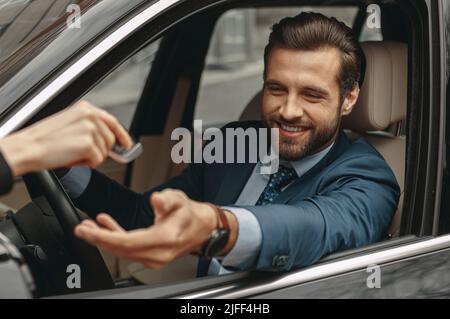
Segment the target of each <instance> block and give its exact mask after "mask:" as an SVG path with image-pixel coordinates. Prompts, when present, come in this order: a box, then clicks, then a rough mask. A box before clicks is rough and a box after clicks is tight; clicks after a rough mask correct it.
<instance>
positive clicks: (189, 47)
mask: <svg viewBox="0 0 450 319" xmlns="http://www.w3.org/2000/svg"><path fill="white" fill-rule="evenodd" d="M58 1H59V2H61V1H62V2H63V3H59V5H60V6H61V7H60V8H59V10H60V12H61V13H62V14H60V15H55V16H57V17H58V19H55V20H54V21H52V23H49V25H45V26H41V29H40V30H39V32H36V34H34V35H33V36H32V37H28V38H27V40H26V41H22V42H20V41H18V44H17V45H16V46H14V44H10V45H11V46H12V48H11V50H10V51H9V52H8V53H7V54H6V55H5V56H2V57H1V60H0V97H1V101H2V103H1V105H0V137H4V136H6V135H7V134H9V133H11V132H13V131H16V130H18V129H20V128H21V127H24V126H27V125H29V124H31V123H33V122H35V121H37V120H39V119H41V118H43V117H45V116H48V115H49V114H52V113H54V112H56V111H58V110H61V109H63V108H64V107H67V106H68V105H70V104H71V103H73V102H75V101H76V100H78V99H80V98H81V97H82V96H83V95H84V94H86V93H87V92H89V91H90V90H91V89H93V88H95V87H96V86H97V85H98V84H99V83H100V82H101V81H102V80H104V79H106V78H107V77H108V76H109V75H110V74H112V73H113V72H114V71H115V70H118V69H120V66H121V64H122V63H124V62H126V61H129V59H130V58H131V57H133V56H134V54H136V53H138V52H140V50H141V49H142V48H144V47H146V46H147V45H149V44H151V43H152V42H154V41H156V40H157V39H160V40H158V41H160V42H159V45H158V48H157V52H156V53H155V56H154V59H153V61H151V63H152V68H151V70H150V71H149V73H148V76H147V77H146V81H145V83H142V85H143V89H142V92H141V93H140V95H139V97H138V100H137V102H136V103H135V104H136V105H135V108H136V111H135V112H134V115H133V117H132V119H131V120H132V121H131V125H130V131H131V133H132V134H133V135H134V136H135V137H136V138H139V139H141V140H142V139H145V138H149V137H150V138H151V137H152V136H160V135H164V132H165V124H166V123H167V121H168V119H170V114H171V113H173V112H174V109H171V107H172V105H173V99H174V96H175V92H176V90H177V85H179V83H180V82H179V81H180V79H189V83H190V85H189V87H188V91H187V93H186V97H185V99H184V103H183V105H182V109H181V111H179V112H181V113H180V114H179V118H180V122H181V126H183V127H187V128H190V129H192V120H193V118H194V114H195V107H196V102H197V99H198V95H199V88H200V87H201V78H202V71H203V70H204V69H205V65H206V64H207V61H206V55H207V52H208V47H209V45H210V41H211V37H212V34H213V32H214V27H215V25H216V23H217V21H218V19H219V18H220V17H221V16H222V15H223V14H224V13H225V12H227V11H229V10H231V9H241V8H269V9H270V8H272V7H278V8H284V7H286V8H287V7H295V6H299V7H301V6H311V8H312V9H311V10H314V8H320V7H321V6H326V7H330V8H336V9H337V8H340V7H352V8H354V10H355V17H354V23H353V29H354V30H355V32H357V33H358V34H360V33H361V31H362V29H363V25H364V23H365V21H366V16H367V11H366V9H367V6H368V2H367V1H358V0H353V1H350V0H336V1H334V0H329V1H294V0H286V1H285V0H282V1H267V0H248V1H242V0H239V1H236V0H220V1H217V0H216V1H213V0H196V1H183V0H160V1H146V0H133V1H131V0H130V1H116V0H104V1H94V0H92V1H76V3H78V4H79V5H80V7H81V18H82V24H83V27H82V31H81V32H80V30H79V29H77V28H68V27H67V23H66V21H67V18H68V16H69V13H66V14H64V13H65V12H64V10H65V8H66V7H67V5H69V4H70V3H72V2H73V1H65V0H57V1H56V2H55V3H57V2H58ZM33 2H34V3H36V2H37V1H31V3H33ZM373 3H374V4H377V5H378V6H379V7H380V8H381V12H382V16H381V17H382V25H383V28H382V36H383V41H387V40H389V41H400V42H405V43H407V44H408V50H409V51H408V57H409V58H408V86H407V90H408V98H407V100H408V105H407V107H408V115H407V119H406V120H405V122H404V123H402V126H401V127H398V131H399V132H400V131H403V133H404V134H405V136H406V157H405V163H406V170H405V189H404V200H403V214H402V220H401V227H400V232H399V234H398V236H397V237H396V238H391V239H389V240H386V241H383V242H380V243H377V244H374V245H371V246H368V247H361V248H358V249H355V250H351V251H344V252H338V253H336V254H333V255H330V256H327V257H325V258H324V259H322V260H321V261H320V262H319V263H318V264H316V265H313V266H310V267H307V268H303V269H294V270H291V271H290V272H287V273H277V272H273V273H272V272H255V271H251V272H239V273H235V274H231V275H224V276H216V277H208V278H202V279H192V280H188V281H184V282H181V283H179V282H178V283H177V282H175V283H174V282H171V283H170V284H155V285H140V284H138V283H137V282H136V281H133V280H131V281H130V280H125V281H120V282H116V283H115V284H113V283H112V282H108V281H109V280H110V279H111V278H109V277H108V276H106V277H105V276H104V278H103V279H99V278H96V276H97V275H96V274H98V273H99V272H104V271H105V269H106V267H104V265H102V266H99V268H98V269H96V271H94V272H92V273H91V274H90V275H88V279H86V280H87V281H90V280H92V281H93V282H92V284H91V285H87V286H85V287H83V288H82V289H80V290H77V289H69V288H66V287H64V284H57V283H55V282H56V281H58V280H59V281H61V282H62V283H65V281H64V280H63V278H64V276H65V275H66V273H65V269H66V268H65V267H64V266H66V265H67V264H69V263H73V262H77V261H78V259H77V257H79V256H78V253H79V251H80V246H79V245H80V244H79V243H77V244H74V243H73V241H74V239H73V238H71V236H70V235H68V233H69V230H70V227H71V225H72V224H70V225H65V226H64V225H62V224H61V219H60V217H59V213H58V212H57V211H55V209H54V208H55V206H54V203H53V202H52V199H51V198H50V197H49V196H50V195H51V193H52V192H56V193H55V194H57V195H55V196H56V197H57V196H60V195H61V194H59V195H58V192H61V189H59V190H57V189H56V190H55V189H52V188H51V187H50V188H49V189H45V190H43V187H44V186H45V185H47V186H52V185H53V186H55V183H54V182H55V181H54V179H52V178H54V177H53V176H52V175H51V174H47V175H45V174H44V173H40V174H41V175H39V174H30V175H29V176H26V177H25V178H24V180H25V183H26V187H27V189H28V192H29V194H30V196H31V198H32V203H30V204H27V205H26V206H24V207H23V208H18V212H22V213H21V214H22V216H29V215H40V216H41V215H42V216H44V217H43V219H42V220H41V219H39V220H35V219H34V220H33V223H34V227H35V228H37V229H35V232H31V233H32V234H30V230H29V229H24V228H23V227H21V225H22V224H20V221H19V222H18V221H17V220H15V219H14V218H9V219H8V218H6V219H5V221H4V222H3V223H2V225H0V232H3V233H4V234H5V235H6V236H7V237H9V238H10V240H11V241H12V243H14V244H15V245H16V246H17V247H18V248H19V250H20V252H21V253H22V254H23V255H24V257H25V260H26V264H28V266H29V268H30V269H31V272H32V274H33V276H34V278H35V282H36V288H35V289H34V292H30V293H29V295H28V296H29V297H32V296H35V297H51V296H56V295H64V297H69V298H169V297H170V298H260V297H263V298H405V297H412V298H422V297H423V298H428V297H450V271H449V270H450V261H449V260H450V235H446V234H448V233H450V207H449V204H450V200H449V198H450V196H449V195H450V194H449V192H450V185H449V182H450V180H449V171H448V166H447V162H448V160H449V156H450V136H449V135H448V134H449V133H448V129H449V128H450V120H449V117H448V115H447V112H448V108H449V107H450V102H449V100H450V92H449V74H450V3H449V2H448V1H446V0H435V1H433V0H426V1H425V0H424V1H402V0H398V1H392V0H389V1H388V0H386V1H373ZM30 6H31V5H30ZM49 8H50V4H49V7H48V8H47V9H46V10H49ZM61 9H62V10H61ZM23 10H25V9H23ZM30 10H31V9H30ZM34 10H37V9H34ZM46 10H43V12H47V13H48V11H46ZM55 10H56V9H55ZM11 23H14V22H11ZM5 30H6V31H7V30H8V29H7V28H5ZM6 31H4V30H3V32H6ZM25 38H26V37H25V35H24V36H23V39H25ZM0 45H2V38H1V36H0ZM139 168H140V166H138V165H137V164H134V165H129V166H127V167H123V169H124V175H122V176H121V178H122V181H123V182H124V183H125V184H127V185H130V186H133V179H134V177H135V175H136V174H137V172H138V171H139ZM49 179H50V182H49ZM43 185H44V186H43ZM49 194H50V195H49ZM57 200H58V199H57V198H56V199H55V201H57ZM60 207H61V206H60ZM24 211H28V212H25V213H24ZM24 219H26V218H25V217H24ZM27 222H28V223H30V222H29V221H27ZM72 222H73V223H76V222H77V220H75V221H72ZM36 223H43V224H45V225H46V226H45V227H47V228H46V230H44V227H42V229H41V228H40V226H36ZM18 224H19V225H18ZM39 225H40V224H39ZM72 226H73V225H72ZM67 227H68V228H69V230H67V231H66V228H67ZM49 229H50V230H49ZM41 232H42V233H45V232H50V233H52V234H53V235H49V236H44V235H42V233H41ZM36 246H39V247H40V248H46V247H47V249H48V250H50V251H52V252H48V251H45V253H47V255H48V258H49V259H53V258H56V259H57V258H60V260H59V261H58V262H55V263H52V262H50V263H48V264H46V263H39V261H36V258H35V256H34V255H35V254H36ZM55 247H57V248H55ZM74 247H75V248H74ZM88 249H89V248H86V250H88ZM44 250H45V249H44ZM60 250H66V251H63V252H60ZM5 254H6V253H5ZM89 258H92V260H98V252H97V251H95V250H92V251H91V255H90V257H89ZM89 258H88V259H89ZM38 259H39V258H38ZM373 265H376V266H379V267H380V268H379V269H380V274H381V278H382V279H381V287H379V288H377V287H369V286H368V277H369V276H370V275H371V274H372V272H371V271H370V270H371V269H372V268H370V267H372V266H373ZM57 267H63V268H60V269H59V270H56V271H54V270H55V269H56V268H57ZM0 269H1V268H0ZM52 271H54V272H55V273H58V274H56V275H54V276H53V275H50V274H49V273H50V272H52ZM1 276H2V272H1V271H0V282H2V280H3V279H2V278H1ZM50 277H51V278H50ZM99 277H102V276H99ZM49 283H50V284H49ZM25 287H28V286H26V285H25ZM3 289H6V288H5V286H3V285H0V290H3ZM29 289H32V288H29ZM25 295H26V294H25Z"/></svg>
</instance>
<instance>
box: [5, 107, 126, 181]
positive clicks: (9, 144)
mask: <svg viewBox="0 0 450 319" xmlns="http://www.w3.org/2000/svg"><path fill="white" fill-rule="evenodd" d="M116 141H118V142H119V143H120V144H121V145H123V146H124V147H125V148H127V149H128V148H130V147H131V146H132V140H131V138H130V136H129V135H128V133H127V132H126V130H125V129H124V128H123V127H122V126H121V125H120V123H119V122H118V121H117V119H116V118H115V117H113V116H112V115H111V114H109V113H107V112H106V111H103V110H100V109H98V108H96V107H94V106H92V105H91V104H89V103H88V102H85V101H80V102H78V103H76V104H75V105H74V106H72V107H70V108H68V109H67V110H64V111H62V112H59V113H57V114H55V115H53V116H51V117H49V118H46V119H44V120H42V121H39V122H37V123H35V124H34V125H32V126H30V127H27V128H25V129H23V130H21V131H19V132H17V133H14V134H12V135H9V136H7V137H5V138H4V139H2V140H1V141H0V151H1V152H2V154H3V156H4V157H5V159H6V161H7V162H8V164H9V166H10V167H11V170H12V173H13V175H14V176H18V175H23V174H25V173H28V172H32V171H39V170H43V169H50V168H59V167H70V166H74V165H88V166H90V167H96V166H97V165H99V164H100V163H102V162H103V161H104V160H105V158H106V157H107V156H108V153H109V151H110V150H111V149H112V147H113V145H114V143H115V142H116Z"/></svg>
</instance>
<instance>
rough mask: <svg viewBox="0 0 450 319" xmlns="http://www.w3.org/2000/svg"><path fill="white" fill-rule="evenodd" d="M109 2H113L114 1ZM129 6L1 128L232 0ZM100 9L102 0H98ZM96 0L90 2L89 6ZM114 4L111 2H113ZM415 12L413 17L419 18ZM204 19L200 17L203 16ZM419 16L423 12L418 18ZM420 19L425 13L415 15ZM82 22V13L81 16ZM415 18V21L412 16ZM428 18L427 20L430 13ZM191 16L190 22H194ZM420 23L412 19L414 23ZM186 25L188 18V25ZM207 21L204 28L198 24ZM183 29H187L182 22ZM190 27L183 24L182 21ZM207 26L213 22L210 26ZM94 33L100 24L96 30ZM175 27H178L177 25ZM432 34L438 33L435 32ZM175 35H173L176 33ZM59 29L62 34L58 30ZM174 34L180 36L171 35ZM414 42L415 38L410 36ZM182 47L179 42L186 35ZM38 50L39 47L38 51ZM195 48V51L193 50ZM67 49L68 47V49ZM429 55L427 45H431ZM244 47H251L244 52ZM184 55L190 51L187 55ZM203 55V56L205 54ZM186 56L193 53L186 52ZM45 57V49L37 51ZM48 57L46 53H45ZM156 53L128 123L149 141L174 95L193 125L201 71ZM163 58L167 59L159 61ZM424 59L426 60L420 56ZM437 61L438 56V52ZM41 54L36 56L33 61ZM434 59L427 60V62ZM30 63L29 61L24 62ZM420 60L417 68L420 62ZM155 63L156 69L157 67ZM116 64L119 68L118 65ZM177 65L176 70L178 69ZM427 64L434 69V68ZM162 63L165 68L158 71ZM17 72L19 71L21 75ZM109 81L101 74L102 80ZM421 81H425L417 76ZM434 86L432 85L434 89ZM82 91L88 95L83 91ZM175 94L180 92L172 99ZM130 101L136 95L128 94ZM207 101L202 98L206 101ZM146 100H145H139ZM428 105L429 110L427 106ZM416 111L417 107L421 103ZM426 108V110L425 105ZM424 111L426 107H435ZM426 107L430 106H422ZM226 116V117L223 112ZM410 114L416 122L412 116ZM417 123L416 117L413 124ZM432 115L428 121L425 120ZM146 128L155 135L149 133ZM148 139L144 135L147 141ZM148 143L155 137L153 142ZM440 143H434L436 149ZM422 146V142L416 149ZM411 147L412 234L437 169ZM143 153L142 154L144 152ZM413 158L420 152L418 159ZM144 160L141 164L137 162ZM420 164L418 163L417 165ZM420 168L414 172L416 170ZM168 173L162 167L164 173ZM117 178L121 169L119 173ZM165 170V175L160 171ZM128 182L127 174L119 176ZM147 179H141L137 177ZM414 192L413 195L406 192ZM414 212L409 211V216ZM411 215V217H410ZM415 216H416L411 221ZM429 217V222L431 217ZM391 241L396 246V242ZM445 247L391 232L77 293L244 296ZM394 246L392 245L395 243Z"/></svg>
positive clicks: (443, 240)
mask: <svg viewBox="0 0 450 319" xmlns="http://www.w3.org/2000/svg"><path fill="white" fill-rule="evenodd" d="M355 3H357V4H359V2H357V1H356V2H355ZM108 4H110V5H113V2H109V3H108ZM133 4H134V6H133V10H125V11H126V12H127V14H126V15H125V18H122V20H121V19H117V21H119V22H115V23H114V24H113V26H114V27H113V28H112V29H111V30H110V31H109V32H105V30H103V31H104V32H105V33H104V34H103V35H102V36H95V37H93V40H91V42H89V44H86V43H84V44H83V50H75V51H76V54H75V55H73V54H72V56H70V58H69V57H68V56H69V55H67V56H66V59H68V60H66V64H65V65H64V66H60V67H59V68H57V67H55V69H52V74H51V75H47V76H46V77H43V80H42V82H38V81H36V82H35V83H31V84H30V87H33V90H32V91H30V90H27V91H26V92H25V93H23V95H24V96H23V97H22V96H20V99H19V98H17V100H14V101H12V102H11V103H10V104H11V105H10V106H9V113H8V112H6V113H4V115H2V117H1V119H0V120H1V121H0V122H1V126H0V133H1V134H3V135H4V134H7V133H9V132H10V131H12V130H15V129H18V128H19V127H20V126H21V125H24V124H25V123H26V122H27V121H28V120H30V119H31V118H32V117H33V116H34V115H36V116H35V117H34V118H33V120H36V119H38V118H40V117H42V116H44V115H47V114H49V113H52V112H54V111H55V110H58V109H61V108H63V107H64V106H66V105H68V104H70V103H72V102H74V101H75V100H77V99H79V98H81V97H83V96H84V95H85V94H86V93H88V92H89V91H90V92H91V93H90V94H91V96H90V98H93V97H92V96H93V94H94V93H95V89H94V90H91V89H92V88H94V87H96V85H97V84H98V83H99V82H100V81H101V80H103V79H105V77H106V76H107V75H108V74H111V75H112V74H113V73H112V72H113V70H116V68H117V67H119V65H121V64H122V63H123V62H125V61H127V60H128V59H129V58H130V56H131V55H132V54H133V53H135V52H138V51H139V50H140V49H142V48H143V47H144V46H146V45H148V44H151V43H152V42H154V41H155V40H156V39H157V38H161V37H162V36H164V37H170V36H174V38H173V39H177V38H176V31H177V27H178V30H183V28H187V27H188V26H190V24H189V23H193V22H196V19H199V20H197V21H202V22H204V21H212V22H214V21H215V20H216V19H217V18H218V17H219V16H220V15H221V14H222V13H223V12H226V11H228V10H229V9H233V8H236V5H237V2H235V1H223V2H215V3H213V2H210V1H195V2H191V3H188V4H186V2H181V1H180V2H177V1H159V2H151V3H145V4H142V3H140V2H139V1H136V2H134V3H133ZM98 5H99V6H100V7H99V9H98V10H100V9H102V8H103V9H104V8H105V7H102V5H103V4H98ZM264 5H265V6H270V1H260V2H259V3H258V6H264ZM239 6H244V7H246V6H247V7H252V4H251V3H246V2H243V1H240V2H239ZM400 7H401V8H402V9H403V10H404V12H405V13H408V14H410V16H412V17H415V18H416V19H419V18H420V19H424V16H427V14H429V13H430V12H431V10H436V8H435V7H433V6H432V5H430V4H429V3H420V4H414V5H405V4H403V6H400ZM94 8H95V6H94ZM116 9H117V7H116ZM418 17H419V18H418ZM203 19H205V20H203ZM425 20H426V19H425ZM420 21H421V22H423V21H424V20H420ZM87 22H89V20H87ZM416 22H418V21H416ZM432 22H433V21H432ZM196 24H198V23H194V24H193V25H194V26H195V25H196ZM418 26H419V24H418V25H417V28H418ZM191 27H192V25H191ZM204 29H207V28H204ZM185 30H186V29H185ZM187 30H189V29H187ZM209 31H211V32H212V28H211V29H210V30H209ZM423 31H424V30H421V29H419V30H418V32H417V33H415V36H416V37H419V40H420V41H425V43H429V42H430V39H429V38H428V35H427V33H425V32H423ZM64 32H65V31H63V33H62V38H61V41H62V42H63V41H67V38H68V37H70V35H71V34H70V33H67V34H65V33H64ZM99 33H100V32H99ZM181 34H183V33H182V32H181ZM438 34H439V33H438ZM204 35H205V38H206V39H207V40H206V41H203V42H200V44H201V45H203V49H204V56H206V50H207V47H208V44H209V42H208V39H209V37H207V32H206V31H205V33H204ZM178 36H179V35H178ZM64 37H66V38H64ZM178 39H179V38H178ZM416 42H419V41H418V40H417V39H416ZM175 44H176V43H175V42H174V41H168V42H164V41H162V42H161V46H163V45H164V46H166V48H173V47H172V46H173V45H175ZM430 47H431V46H428V45H425V46H423V47H421V46H419V44H417V43H415V46H414V50H415V49H417V48H420V49H421V50H422V51H418V52H416V51H414V50H413V51H414V53H415V54H416V55H415V57H417V63H418V66H417V70H416V71H417V72H415V73H414V74H415V75H416V76H417V78H418V79H419V81H414V83H413V85H415V86H417V88H420V90H417V91H416V90H414V89H415V88H416V87H415V86H412V87H411V88H410V91H413V92H414V94H419V93H417V92H425V93H427V94H424V96H423V95H418V96H415V97H418V99H417V102H414V103H417V104H419V103H422V104H420V105H416V104H414V103H413V104H412V107H418V106H421V105H423V104H425V103H423V102H424V101H426V99H430V98H432V99H436V98H437V97H436V96H435V93H436V92H434V91H433V92H434V93H433V92H428V91H427V90H428V88H427V85H425V84H426V83H433V84H434V83H435V81H436V79H433V78H432V76H431V73H430V69H428V67H424V65H426V66H427V65H428V63H436V60H433V61H429V60H424V52H428V51H423V50H431V49H430ZM184 48H186V43H185V46H184ZM170 51H171V50H169V49H167V51H161V52H164V53H165V54H169V53H170ZM43 52H44V53H48V52H45V50H44V51H43ZM198 52H199V51H197V53H198ZM72 53H73V52H72ZM178 53H179V54H178V55H177V54H174V56H175V57H177V58H180V52H178ZM431 53H432V54H433V55H435V52H434V51H431ZM250 55H251V54H250ZM187 56H188V57H189V55H187ZM204 56H203V57H202V58H204ZM190 57H192V56H190ZM41 59H45V57H41ZM47 59H49V58H47ZM155 59H156V60H155V61H161V62H158V65H156V66H155V65H154V66H153V67H152V68H151V71H149V78H148V79H147V82H146V84H145V86H144V87H143V94H142V95H141V96H140V98H139V100H138V102H137V106H136V109H137V111H136V112H135V115H134V119H133V120H132V121H131V127H130V129H131V131H132V132H133V133H134V134H135V135H136V137H137V138H139V139H141V140H143V139H144V138H145V137H148V138H149V140H150V141H152V140H153V142H155V141H154V136H158V135H159V136H164V131H165V123H167V118H168V117H169V116H170V115H171V114H170V113H171V112H172V111H173V110H172V108H171V106H174V105H175V104H177V103H174V101H180V100H181V101H184V103H181V104H180V105H181V106H180V107H181V109H180V110H179V112H180V113H181V114H178V116H179V117H178V118H177V119H178V121H175V123H177V122H178V123H179V124H178V123H177V124H176V125H181V126H186V127H188V128H192V120H193V119H194V114H195V105H196V103H195V102H196V100H197V95H198V87H199V82H200V75H201V71H202V68H199V66H201V65H202V61H204V59H202V60H200V61H194V63H193V64H190V63H189V62H191V61H190V60H189V59H186V60H184V61H178V62H179V64H176V67H172V68H170V66H171V65H170V64H171V63H168V61H171V62H172V63H176V62H177V60H176V59H175V60H170V56H162V57H161V60H158V55H156V57H155ZM164 61H165V62H166V63H164ZM425 61H426V62H427V63H425ZM438 61H440V60H439V59H438ZM38 62H39V63H40V62H42V61H41V60H37V62H35V63H38ZM432 66H433V65H432ZM27 67H28V68H30V66H27ZM27 67H25V69H23V70H22V72H24V71H26V70H27ZM422 67H423V69H422ZM158 68H159V69H158ZM117 70H118V69H117ZM180 70H181V72H180ZM433 70H436V69H435V68H434V69H433ZM164 71H167V73H165V72H164ZM20 76H21V74H18V75H16V77H15V78H12V79H10V80H9V81H8V82H7V83H6V84H5V85H6V87H5V86H4V87H2V88H1V90H3V91H2V92H5V91H6V90H7V89H8V87H9V88H10V87H11V86H12V85H14V84H17V82H18V81H19V80H20V79H21V78H20ZM163 76H167V78H166V79H165V81H161V82H162V83H164V86H163V87H161V86H158V85H161V84H160V83H158V80H162V79H164V77H163ZM22 80H23V79H22ZM106 81H108V80H106ZM424 81H426V82H424ZM438 94H440V93H439V91H438ZM87 97H88V98H89V95H87ZM179 98H180V99H179ZM432 101H435V100H432ZM134 103H135V104H136V101H135V102H134ZM206 104H207V103H206ZM431 105H435V107H437V108H438V109H439V107H441V104H437V105H436V104H431ZM144 106H146V107H144ZM432 111H433V112H435V110H434V109H433V110H432ZM422 112H424V111H423V110H422ZM430 112H431V111H430ZM433 112H431V113H432V114H433V115H434V114H435V113H433ZM425 115H429V113H425ZM417 116H418V115H417V114H416V115H411V118H410V121H411V123H413V124H414V125H419V124H420V125H419V126H414V128H417V129H416V130H415V131H414V132H413V133H411V130H410V133H409V134H410V135H409V137H413V138H414V139H413V140H414V141H415V143H416V144H417V145H419V146H422V147H426V145H425V141H428V140H429V138H430V135H429V134H432V133H433V134H436V132H437V134H438V136H439V130H440V129H442V126H440V125H436V122H431V119H433V118H434V117H430V118H425V117H422V118H420V122H419V119H418V118H417ZM226 120H229V119H228V118H227V119H226ZM414 121H417V122H414ZM417 123H419V124H417ZM430 123H433V126H431V125H430ZM428 127H431V128H432V130H426V129H425V128H428ZM152 135H154V136H153V137H152ZM151 143H152V142H150V143H149V145H150V144H151ZM155 145H159V144H157V141H156V144H155ZM430 147H435V149H436V145H430ZM439 147H440V145H439V144H438V145H437V149H439ZM146 149H153V150H154V149H155V148H153V147H147V148H146ZM423 149H424V148H422V150H423ZM410 150H412V151H413V152H414V153H413V154H408V157H409V159H410V163H411V166H410V168H409V171H408V174H409V175H408V174H407V175H408V176H407V180H410V181H416V182H415V183H412V184H411V186H410V189H408V192H409V191H411V194H409V193H408V196H409V197H408V198H407V202H408V200H409V198H411V197H413V199H414V201H415V202H414V205H413V204H410V203H409V202H408V203H409V204H407V205H406V209H407V210H412V211H413V212H414V214H411V215H408V216H410V217H408V218H409V219H410V220H412V221H413V224H414V225H422V227H418V228H417V227H416V228H412V229H413V230H414V231H413V232H410V231H409V230H410V228H408V227H409V226H408V225H406V226H408V227H406V228H405V231H404V233H403V235H407V234H411V233H412V234H413V235H416V236H421V235H431V232H430V231H429V230H428V229H431V228H430V220H429V219H428V218H424V217H423V216H434V213H435V209H434V208H433V209H432V210H428V211H426V212H423V211H422V210H421V209H420V208H423V207H426V208H430V207H431V206H433V205H432V204H433V203H434V202H435V198H434V196H437V195H439V194H440V188H439V185H438V184H437V183H436V180H437V177H438V175H437V173H436V172H437V171H438V169H439V167H434V166H430V165H429V164H430V162H429V161H433V160H434V159H435V157H433V156H435V155H433V154H436V153H428V152H417V153H415V152H416V151H417V147H412V148H410ZM425 153H426V154H428V156H429V157H430V158H427V157H424V156H425ZM144 158H145V156H144ZM418 158H419V159H420V160H418ZM144 164H145V163H143V164H142V165H144ZM138 165H139V164H138V163H135V164H134V166H133V167H131V168H128V169H129V171H128V173H127V174H128V175H127V176H129V177H128V178H129V180H128V183H130V185H131V186H133V181H134V180H135V179H134V178H133V174H138V175H139V170H138V169H137V167H138ZM423 168H425V170H422V169H423ZM418 172H420V175H419V173H418ZM425 173H426V175H425V177H424V179H422V180H426V181H427V183H425V185H418V183H417V178H418V177H419V176H423V174H425ZM164 176H167V175H164ZM119 178H120V177H119ZM164 178H165V177H164ZM126 182H127V181H126ZM143 183H146V181H143ZM143 186H145V184H140V185H134V187H136V189H137V188H138V187H143ZM423 187H426V188H425V190H424V192H423V194H420V193H419V191H418V190H419V189H423ZM430 189H435V190H437V191H438V192H436V191H435V192H434V193H431V192H429V191H428V190H430ZM413 195H414V196H413ZM411 216H413V217H414V216H415V218H413V217H411ZM417 216H418V217H417ZM416 220H418V221H416ZM433 222H434V221H433V220H432V219H431V225H432V224H433ZM397 246H398V247H397ZM448 247H449V238H448V237H447V236H443V237H439V238H414V237H406V238H405V237H403V238H402V237H401V238H399V239H398V240H394V241H390V242H388V243H382V244H379V245H376V246H372V247H365V248H363V249H362V250H358V251H349V252H346V254H344V255H338V256H331V257H329V258H330V259H328V260H324V263H323V264H319V265H315V266H312V267H310V268H308V269H302V270H293V271H292V272H291V273H287V274H286V273H283V274H274V273H259V272H250V273H248V272H242V273H237V274H232V275H227V276H219V277H214V278H206V279H202V280H193V281H191V282H187V283H184V284H173V285H168V286H164V287H159V288H157V287H155V288H152V287H146V288H143V287H139V288H135V289H127V290H126V291H124V290H120V289H119V290H118V291H114V292H112V291H110V292H100V293H92V294H87V295H83V296H87V297H89V296H91V297H95V296H102V295H103V296H116V295H120V294H123V295H122V296H135V297H158V296H172V297H180V296H186V297H205V296H209V297H223V296H229V297H249V296H258V295H263V294H265V293H270V292H275V291H280V290H282V289H284V288H288V287H292V286H296V285H301V284H304V283H307V282H312V281H316V280H323V279H327V278H332V277H334V276H338V275H341V274H346V273H351V272H353V271H361V270H364V269H365V268H366V267H367V266H368V265H370V264H372V263H375V264H380V265H381V264H388V263H391V262H394V261H398V260H401V259H406V258H412V257H414V256H418V255H423V254H428V253H433V252H436V251H438V250H444V249H447V248H448ZM395 249H397V250H395Z"/></svg>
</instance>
